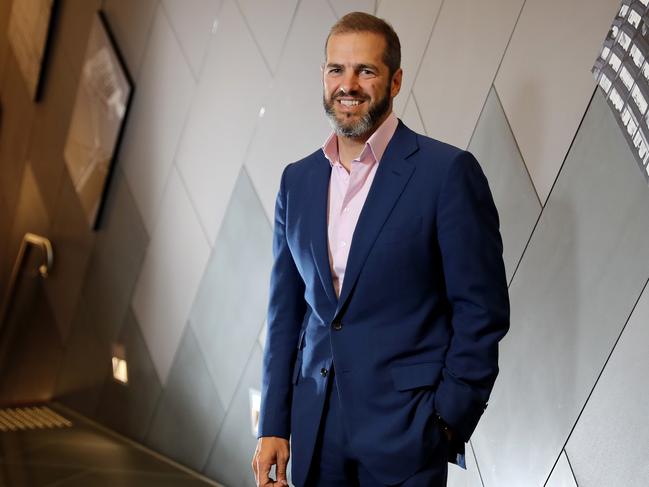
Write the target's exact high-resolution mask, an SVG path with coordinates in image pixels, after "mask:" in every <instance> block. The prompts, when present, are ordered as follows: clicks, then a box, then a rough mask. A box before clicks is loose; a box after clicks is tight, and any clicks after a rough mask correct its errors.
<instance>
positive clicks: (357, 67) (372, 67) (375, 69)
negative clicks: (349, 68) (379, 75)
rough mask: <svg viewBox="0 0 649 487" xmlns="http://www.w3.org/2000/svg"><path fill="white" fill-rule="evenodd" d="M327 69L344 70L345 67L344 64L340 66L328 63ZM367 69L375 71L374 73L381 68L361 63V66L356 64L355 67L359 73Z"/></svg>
mask: <svg viewBox="0 0 649 487" xmlns="http://www.w3.org/2000/svg"><path fill="white" fill-rule="evenodd" d="M326 67H327V68H342V67H344V66H343V65H342V64H338V63H327V65H326ZM365 68H368V69H373V70H374V71H378V70H379V67H378V66H376V65H374V64H365V63H361V64H355V65H354V69H355V70H357V71H359V70H361V69H365Z"/></svg>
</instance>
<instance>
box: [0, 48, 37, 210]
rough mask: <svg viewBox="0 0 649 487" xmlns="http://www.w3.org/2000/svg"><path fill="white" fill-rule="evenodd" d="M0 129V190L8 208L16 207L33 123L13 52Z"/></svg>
mask: <svg viewBox="0 0 649 487" xmlns="http://www.w3.org/2000/svg"><path fill="white" fill-rule="evenodd" d="M0 103H1V109H2V130H0V183H1V184H0V191H1V192H2V194H3V195H4V198H5V203H6V204H7V206H8V208H9V210H10V211H13V208H15V206H16V202H17V200H18V196H19V190H20V185H21V181H22V174H23V170H24V167H25V162H26V160H27V149H28V145H27V144H28V142H29V134H30V131H31V127H32V124H33V122H34V103H33V102H32V100H31V98H30V96H29V94H28V93H27V89H26V85H25V82H24V81H23V78H22V75H21V73H20V69H19V68H18V65H17V63H16V60H15V58H14V56H13V53H12V54H11V55H10V56H9V59H8V67H7V73H6V75H5V77H4V79H3V80H2V94H1V95H0Z"/></svg>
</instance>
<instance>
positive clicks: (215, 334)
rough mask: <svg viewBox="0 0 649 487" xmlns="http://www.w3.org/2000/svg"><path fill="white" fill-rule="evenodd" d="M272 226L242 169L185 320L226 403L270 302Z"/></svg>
mask: <svg viewBox="0 0 649 487" xmlns="http://www.w3.org/2000/svg"><path fill="white" fill-rule="evenodd" d="M271 243H272V232H271V228H270V225H269V223H268V220H267V219H266V215H265V214H264V209H263V208H262V206H261V204H260V202H259V198H258V197H257V194H256V193H255V191H254V189H253V188H252V184H251V183H250V179H249V178H248V175H247V174H246V171H245V170H242V171H241V173H240V175H239V179H238V181H237V185H236V187H235V189H234V193H233V194H232V199H231V200H230V205H229V207H228V211H227V214H226V216H225V219H224V221H223V225H222V226H221V230H220V232H219V235H218V237H217V239H216V243H215V245H214V249H213V251H212V256H211V258H210V262H209V263H208V265H207V269H206V271H205V274H204V275H203V280H202V283H201V286H200V289H199V291H198V293H197V295H196V300H195V301H194V305H193V307H192V311H191V314H190V317H189V322H190V325H191V327H192V329H193V330H194V333H195V334H196V338H197V339H198V343H199V344H200V347H201V350H202V351H203V354H204V356H205V359H206V362H207V367H208V368H209V369H210V373H211V376H212V378H213V379H214V384H215V386H216V390H217V392H218V394H219V397H220V399H221V402H222V403H223V405H224V406H225V407H226V408H227V407H228V405H229V404H230V401H231V400H232V395H233V394H234V391H235V389H236V387H237V383H238V382H239V375H240V373H241V372H242V371H243V370H244V368H245V365H246V360H247V358H248V355H249V354H250V350H251V349H252V346H253V344H254V343H255V342H256V340H257V338H258V336H259V329H260V324H261V323H262V322H263V320H264V317H265V315H266V307H267V305H268V282H269V276H270V269H271V266H272V245H271Z"/></svg>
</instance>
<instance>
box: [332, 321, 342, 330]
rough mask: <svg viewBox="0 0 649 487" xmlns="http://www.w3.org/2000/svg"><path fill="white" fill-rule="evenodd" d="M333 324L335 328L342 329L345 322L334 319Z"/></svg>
mask: <svg viewBox="0 0 649 487" xmlns="http://www.w3.org/2000/svg"><path fill="white" fill-rule="evenodd" d="M331 326H332V327H333V329H334V330H336V331H340V330H342V327H343V324H342V323H341V322H340V321H334V322H333V323H332V324H331Z"/></svg>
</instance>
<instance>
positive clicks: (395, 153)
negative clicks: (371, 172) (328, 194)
mask: <svg viewBox="0 0 649 487" xmlns="http://www.w3.org/2000/svg"><path fill="white" fill-rule="evenodd" d="M417 148H418V146H417V139H416V135H415V133H414V132H413V131H411V130H410V129H408V128H407V127H406V126H405V125H403V123H402V122H401V121H400V122H399V126H398V127H397V130H396V132H395V133H394V136H393V137H392V140H390V143H389V144H388V146H387V148H386V150H385V153H384V154H383V157H382V159H381V161H380V162H379V166H378V168H377V170H376V175H375V176H374V181H373V182H372V186H371V188H370V191H369V193H368V195H367V199H366V200H365V204H364V205H363V209H362V210H361V214H360V216H359V218H358V223H357V224H356V229H355V230H354V236H353V238H352V245H351V248H350V249H349V258H348V259H347V267H346V269H345V278H344V280H343V287H342V289H341V291H340V298H339V299H338V303H337V305H338V306H337V308H336V313H335V315H336V316H337V315H338V314H339V313H340V311H341V309H342V308H343V307H344V305H345V302H346V301H347V299H348V298H349V295H350V293H351V290H352V289H353V288H354V285H355V284H356V281H357V279H358V276H359V274H360V272H361V269H362V268H363V264H364V263H365V260H366V258H367V255H368V253H369V251H370V249H371V248H372V245H373V244H374V241H375V240H376V238H377V236H378V234H379V231H380V230H381V228H382V227H383V224H384V223H385V221H386V220H387V218H388V216H389V215H390V212H391V211H392V208H393V207H394V205H395V204H396V202H397V200H398V199H399V196H400V195H401V193H402V192H403V189H404V188H405V186H406V184H407V183H408V181H409V180H410V177H411V176H412V173H413V171H414V166H413V165H412V164H410V163H408V161H407V160H406V158H407V157H408V156H409V155H411V154H412V153H413V152H415V151H416V150H417ZM324 201H326V198H325V199H324ZM325 208H326V204H325ZM325 228H326V225H325ZM325 252H326V239H325ZM327 270H329V265H328V256H327ZM329 278H330V279H331V274H330V273H329Z"/></svg>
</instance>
